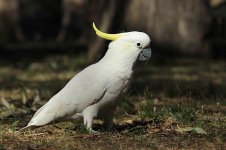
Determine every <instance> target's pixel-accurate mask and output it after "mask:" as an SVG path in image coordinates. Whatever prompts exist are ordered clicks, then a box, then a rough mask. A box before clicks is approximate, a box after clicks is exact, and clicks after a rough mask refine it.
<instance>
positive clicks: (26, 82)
mask: <svg viewBox="0 0 226 150" xmlns="http://www.w3.org/2000/svg"><path fill="white" fill-rule="evenodd" d="M85 64H86V61H85V59H84V57H83V56H79V57H75V56H73V55H72V56H68V55H64V56H62V55H61V56H48V57H45V58H43V59H41V60H30V61H28V62H27V61H23V60H20V61H18V62H17V63H15V64H12V63H10V61H9V60H8V61H3V60H2V61H1V62H0V68H1V70H0V84H1V87H0V98H1V103H0V105H1V107H0V118H1V119H0V121H1V124H0V149H90V148H91V149H141V148H144V149H224V148H225V147H226V116H225V114H226V93H225V89H226V80H225V79H226V69H225V68H226V62H225V61H213V60H209V61H207V60H197V59H175V60H164V61H163V60H150V62H148V64H141V63H139V64H138V66H137V68H136V73H135V77H134V82H133V84H132V86H131V89H130V91H129V93H128V95H127V96H126V97H125V98H124V100H123V101H122V102H121V104H120V107H119V108H118V109H117V112H116V115H115V119H114V126H113V128H112V129H111V130H108V131H106V130H105V129H102V126H101V122H100V121H97V122H96V124H95V129H97V130H99V131H100V132H101V134H99V135H92V134H87V131H86V130H85V129H84V127H83V126H82V125H80V124H79V123H72V122H69V121H67V122H54V123H53V124H51V125H47V126H44V127H40V128H37V129H31V130H28V131H25V132H24V133H20V134H15V133H14V131H15V130H18V129H20V128H21V127H23V126H25V125H26V124H27V122H28V121H29V119H30V118H31V116H32V115H33V114H34V112H35V111H36V110H37V109H38V108H39V107H40V106H41V105H43V104H44V103H45V102H46V101H47V100H48V99H49V98H50V97H51V96H52V95H53V94H54V93H56V92H57V91H58V90H60V89H61V88H62V87H63V86H64V85H65V83H66V82H67V81H68V80H69V79H70V78H71V77H72V76H73V75H74V74H76V73H77V72H78V71H79V70H81V68H84V67H85ZM187 127H193V128H194V130H189V131H187V130H186V129H188V128H187ZM197 128H198V129H203V131H205V132H207V134H205V132H200V133H199V132H197V131H196V130H195V129H197ZM178 129H179V131H178Z"/></svg>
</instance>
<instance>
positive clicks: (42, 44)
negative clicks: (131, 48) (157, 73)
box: [0, 0, 226, 63]
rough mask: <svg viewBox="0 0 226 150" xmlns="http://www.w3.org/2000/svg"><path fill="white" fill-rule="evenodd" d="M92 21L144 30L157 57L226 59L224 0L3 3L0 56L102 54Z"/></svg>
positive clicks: (110, 28)
mask: <svg viewBox="0 0 226 150" xmlns="http://www.w3.org/2000/svg"><path fill="white" fill-rule="evenodd" d="M92 22H95V23H96V25H97V26H98V27H99V28H100V29H101V30H102V31H105V32H109V33H118V32H123V31H133V30H137V31H143V32H146V33H148V34H149V35H150V37H151V39H152V48H153V50H154V51H153V53H154V56H155V54H160V56H162V57H165V56H168V55H173V56H175V55H177V56H178V55H179V56H181V55H183V56H196V57H197V56H198V57H200V58H225V56H226V53H225V48H226V28H225V27H226V3H225V0H198V1H197V0H189V1H185V0H184V1H181V0H167V1H165V0H139V1H136V0H125V1H120V0H108V1H106V0H45V1H39V0H0V49H1V51H0V52H1V56H3V57H4V58H5V57H11V56H15V57H16V58H18V57H24V56H25V55H29V56H30V55H36V56H37V55H38V54H39V55H45V53H48V52H51V53H67V52H73V54H77V53H80V52H83V53H84V52H85V53H87V58H88V60H89V62H90V63H91V62H95V61H97V60H99V59H100V57H101V56H102V55H103V54H104V48H106V43H104V41H103V40H101V39H99V38H96V36H95V34H94V32H93V29H92V27H91V25H92Z"/></svg>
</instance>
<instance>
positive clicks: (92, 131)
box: [88, 128, 100, 134]
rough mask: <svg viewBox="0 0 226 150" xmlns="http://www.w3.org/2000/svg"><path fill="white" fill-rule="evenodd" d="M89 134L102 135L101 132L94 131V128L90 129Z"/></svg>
mask: <svg viewBox="0 0 226 150" xmlns="http://www.w3.org/2000/svg"><path fill="white" fill-rule="evenodd" d="M88 130H89V133H91V134H100V132H98V131H95V130H93V129H92V128H89V129H88Z"/></svg>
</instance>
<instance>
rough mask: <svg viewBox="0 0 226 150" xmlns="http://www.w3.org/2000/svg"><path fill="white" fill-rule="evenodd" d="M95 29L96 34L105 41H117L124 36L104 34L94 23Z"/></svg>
mask: <svg viewBox="0 0 226 150" xmlns="http://www.w3.org/2000/svg"><path fill="white" fill-rule="evenodd" d="M93 29H94V30H95V31H96V34H97V35H98V36H99V37H101V38H104V39H107V40H111V41H115V40H117V39H118V38H119V37H121V36H122V34H120V33H119V34H108V33H104V32H101V31H100V30H99V29H97V27H96V25H95V23H93Z"/></svg>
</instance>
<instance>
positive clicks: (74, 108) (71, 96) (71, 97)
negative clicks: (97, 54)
mask: <svg viewBox="0 0 226 150" xmlns="http://www.w3.org/2000/svg"><path fill="white" fill-rule="evenodd" d="M105 92H106V73H104V72H103V71H102V69H101V67H98V65H97V64H95V65H92V66H89V67H87V68H86V69H84V70H83V71H81V72H80V73H79V74H77V75H76V76H75V77H74V78H72V79H71V80H70V81H69V82H68V84H67V85H66V86H65V87H64V88H63V89H62V90H61V91H60V92H58V93H57V94H56V95H55V96H53V97H52V98H51V99H50V100H49V101H48V102H47V103H46V104H45V105H44V106H42V107H41V108H40V109H39V110H38V111H37V112H36V113H35V115H34V116H33V118H32V119H31V121H30V122H29V123H28V125H27V126H41V125H45V124H48V123H49V122H51V121H53V120H55V119H58V118H60V117H64V116H67V115H72V114H74V113H77V112H82V111H83V110H84V109H85V108H86V107H88V106H89V105H92V104H95V103H97V102H98V101H99V100H101V98H102V97H103V96H104V94H105Z"/></svg>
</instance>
